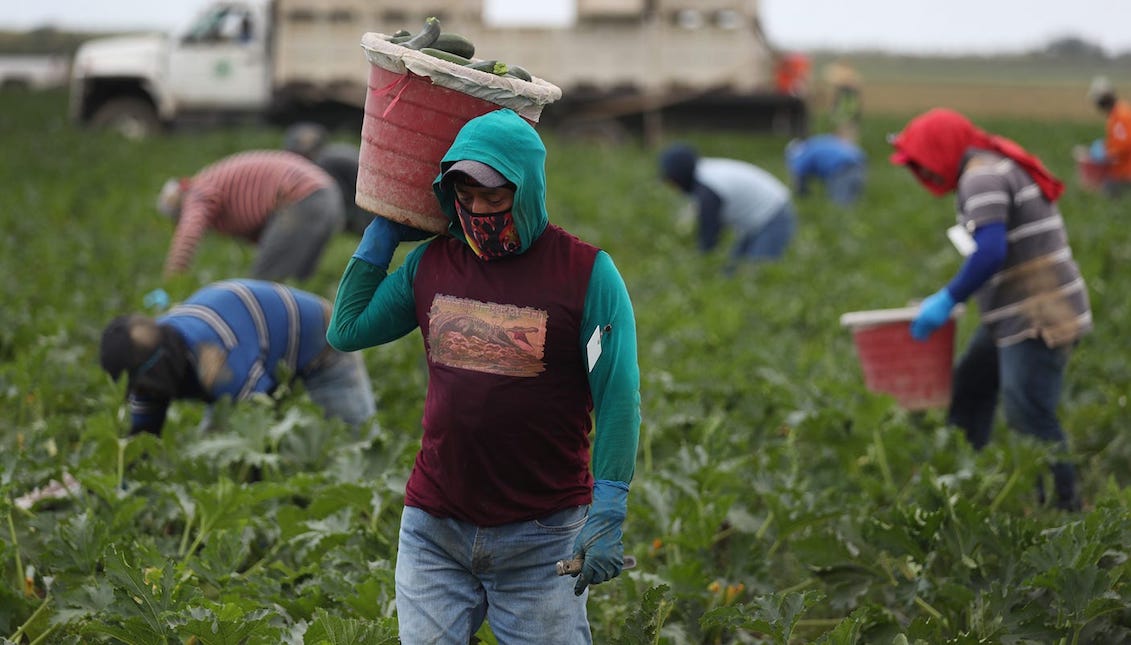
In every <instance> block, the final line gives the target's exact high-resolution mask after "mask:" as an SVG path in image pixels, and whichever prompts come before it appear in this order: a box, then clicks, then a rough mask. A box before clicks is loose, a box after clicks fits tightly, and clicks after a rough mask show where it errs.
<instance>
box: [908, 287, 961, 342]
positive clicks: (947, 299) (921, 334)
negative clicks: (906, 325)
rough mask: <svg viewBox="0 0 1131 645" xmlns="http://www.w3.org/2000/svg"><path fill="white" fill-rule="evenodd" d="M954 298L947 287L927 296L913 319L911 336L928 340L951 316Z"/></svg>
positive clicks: (920, 339)
mask: <svg viewBox="0 0 1131 645" xmlns="http://www.w3.org/2000/svg"><path fill="white" fill-rule="evenodd" d="M954 305H955V302H954V298H952V297H951V295H950V291H949V290H947V288H946V287H943V288H942V289H939V290H938V291H936V292H934V293H932V294H931V295H929V296H927V299H926V300H924V301H923V302H922V304H920V305H919V313H918V315H916V316H915V319H914V320H912V321H911V337H912V338H914V339H915V340H919V341H923V340H927V339H928V338H929V337H930V336H931V334H933V333H934V332H935V330H936V329H938V328H939V327H942V326H943V323H945V322H946V321H947V319H948V318H950V310H951V309H954Z"/></svg>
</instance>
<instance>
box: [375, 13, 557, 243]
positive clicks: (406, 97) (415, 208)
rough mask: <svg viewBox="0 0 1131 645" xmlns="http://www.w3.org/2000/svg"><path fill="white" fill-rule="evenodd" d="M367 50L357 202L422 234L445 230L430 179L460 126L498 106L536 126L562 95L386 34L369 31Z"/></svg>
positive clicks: (539, 83)
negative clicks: (448, 58) (421, 49)
mask: <svg viewBox="0 0 1131 645" xmlns="http://www.w3.org/2000/svg"><path fill="white" fill-rule="evenodd" d="M362 46H363V47H364V48H365V49H366V56H367V57H368V58H369V62H370V71H369V79H368V91H367V93H366V97H365V116H364V120H363V122H362V128H361V151H360V156H359V160H358V161H359V167H358V173H357V194H356V196H355V200H356V202H357V205H358V206H361V207H362V208H364V209H365V210H367V211H370V212H373V213H376V214H378V215H381V216H384V217H387V218H389V219H392V220H395V221H398V222H402V223H405V224H409V225H411V226H414V227H416V228H418V229H421V230H426V231H431V232H434V233H444V232H446V231H447V228H448V220H447V218H446V217H445V216H444V214H443V212H442V211H441V210H440V207H439V204H438V203H437V201H436V196H435V194H434V193H433V192H432V182H433V180H435V178H436V175H437V174H439V171H440V159H442V158H443V156H444V153H446V152H447V150H448V148H449V147H451V144H452V142H453V141H454V140H455V137H456V135H457V134H458V133H459V130H460V128H462V127H463V126H464V125H465V124H466V123H467V122H468V121H470V120H471V119H474V118H475V117H477V116H481V115H483V114H486V113H488V112H492V111H494V110H497V109H499V108H500V107H511V108H512V109H515V111H516V112H518V114H519V115H521V116H522V117H524V118H525V119H526V120H527V121H529V122H530V123H532V124H533V123H536V122H537V119H538V116H539V115H540V113H541V109H542V106H543V105H545V104H546V103H549V102H552V101H553V100H556V99H557V98H559V97H560V96H561V90H560V89H559V88H558V87H556V86H554V85H552V84H550V83H547V82H546V81H543V80H542V79H537V78H536V79H533V81H530V82H527V81H522V80H519V79H512V78H510V77H505V78H504V77H499V76H496V75H494V74H488V73H486V72H481V71H478V70H472V69H468V68H466V67H463V66H460V65H455V64H453V63H449V62H447V61H442V60H440V59H437V58H433V57H431V56H428V55H426V54H423V53H421V52H418V51H414V50H410V49H407V48H405V47H401V46H400V45H395V44H392V43H389V42H387V41H386V40H385V37H384V36H383V35H381V34H366V35H365V37H364V38H363V39H362ZM489 99H490V100H489Z"/></svg>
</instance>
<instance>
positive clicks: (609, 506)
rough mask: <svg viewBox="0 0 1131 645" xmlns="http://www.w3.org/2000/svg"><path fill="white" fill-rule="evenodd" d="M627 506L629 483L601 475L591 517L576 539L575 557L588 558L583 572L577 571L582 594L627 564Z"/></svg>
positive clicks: (576, 590) (578, 591) (577, 591)
mask: <svg viewBox="0 0 1131 645" xmlns="http://www.w3.org/2000/svg"><path fill="white" fill-rule="evenodd" d="M627 509H628V484H626V483H624V482H617V481H609V480H605V479H601V480H598V481H597V482H596V483H595V484H594V485H593V504H592V505H591V506H590V507H589V517H588V518H587V519H586V520H585V526H583V527H581V533H578V535H577V539H576V540H574V542H573V557H575V558H576V557H578V556H580V557H582V558H584V562H583V564H582V565H581V572H580V573H575V574H574V575H575V576H577V582H576V583H574V585H573V593H574V594H576V595H578V596H580V595H581V594H582V593H584V592H585V588H586V587H588V586H589V585H595V584H598V583H601V582H605V581H607V580H612V579H613V578H615V577H617V576H618V575H620V570H621V567H623V566H624V543H623V542H621V525H622V524H623V523H624V516H625V513H626V512H627Z"/></svg>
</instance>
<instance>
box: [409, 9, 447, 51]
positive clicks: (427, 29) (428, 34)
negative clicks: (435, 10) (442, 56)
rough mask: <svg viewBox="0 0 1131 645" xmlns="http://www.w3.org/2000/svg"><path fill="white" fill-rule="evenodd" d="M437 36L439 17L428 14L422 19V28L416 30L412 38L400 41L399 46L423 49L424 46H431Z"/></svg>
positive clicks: (438, 32) (438, 34)
mask: <svg viewBox="0 0 1131 645" xmlns="http://www.w3.org/2000/svg"><path fill="white" fill-rule="evenodd" d="M439 37H440V19H439V18H437V17H436V16H428V17H427V18H425V19H424V28H423V29H421V30H420V31H418V32H416V34H415V35H414V36H413V37H412V38H409V39H408V40H406V41H404V42H403V43H400V45H401V47H408V48H409V49H424V48H425V47H431V46H432V44H433V43H435V42H436V39H437V38H439Z"/></svg>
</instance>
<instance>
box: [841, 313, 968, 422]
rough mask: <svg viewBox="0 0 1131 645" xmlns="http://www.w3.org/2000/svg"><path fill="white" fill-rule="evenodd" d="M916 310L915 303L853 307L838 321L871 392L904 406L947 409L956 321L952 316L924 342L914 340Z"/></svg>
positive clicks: (906, 407)
mask: <svg viewBox="0 0 1131 645" xmlns="http://www.w3.org/2000/svg"><path fill="white" fill-rule="evenodd" d="M917 313H918V308H917V307H906V308H903V309H880V310H875V311H857V312H852V313H848V314H844V315H843V316H841V324H842V325H844V326H846V327H849V328H851V330H852V338H853V341H854V342H855V344H856V354H857V356H858V358H859V359H860V367H861V369H862V371H863V373H864V385H865V386H866V387H867V388H868V390H869V391H871V392H876V393H880V394H889V395H891V396H893V397H895V400H896V402H897V403H898V404H899V406H900V407H902V408H904V409H906V410H927V409H931V408H940V407H946V406H947V405H949V404H950V393H951V372H952V369H953V365H954V335H955V327H956V324H955V321H954V318H953V317H952V318H951V319H950V320H948V321H947V322H946V323H944V324H943V325H942V326H941V327H939V328H938V330H936V331H935V332H934V333H933V334H931V336H930V337H929V338H928V339H927V340H926V341H918V340H915V339H914V338H912V337H911V320H912V319H914V317H915V315H916V314H917Z"/></svg>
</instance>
